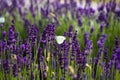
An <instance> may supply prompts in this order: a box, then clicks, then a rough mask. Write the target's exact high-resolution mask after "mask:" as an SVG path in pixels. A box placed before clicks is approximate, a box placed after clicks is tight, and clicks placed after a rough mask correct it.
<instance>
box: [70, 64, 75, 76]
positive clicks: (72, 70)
mask: <svg viewBox="0 0 120 80" xmlns="http://www.w3.org/2000/svg"><path fill="white" fill-rule="evenodd" d="M68 68H69V70H70V72H71V73H72V74H74V73H75V72H74V69H73V67H72V66H69V67H68Z"/></svg>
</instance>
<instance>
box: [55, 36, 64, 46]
mask: <svg viewBox="0 0 120 80" xmlns="http://www.w3.org/2000/svg"><path fill="white" fill-rule="evenodd" d="M55 39H56V41H57V43H58V44H62V43H63V42H64V40H65V39H66V37H64V36H55Z"/></svg>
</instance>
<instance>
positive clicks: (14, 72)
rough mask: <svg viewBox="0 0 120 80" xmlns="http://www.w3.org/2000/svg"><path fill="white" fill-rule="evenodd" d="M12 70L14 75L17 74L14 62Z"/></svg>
mask: <svg viewBox="0 0 120 80" xmlns="http://www.w3.org/2000/svg"><path fill="white" fill-rule="evenodd" d="M12 70H13V75H14V77H16V76H18V68H17V65H16V64H13V66H12Z"/></svg>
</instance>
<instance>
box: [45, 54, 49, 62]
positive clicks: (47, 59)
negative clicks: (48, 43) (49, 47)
mask: <svg viewBox="0 0 120 80" xmlns="http://www.w3.org/2000/svg"><path fill="white" fill-rule="evenodd" d="M46 60H47V62H49V61H50V52H48V56H47V58H46Z"/></svg>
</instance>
